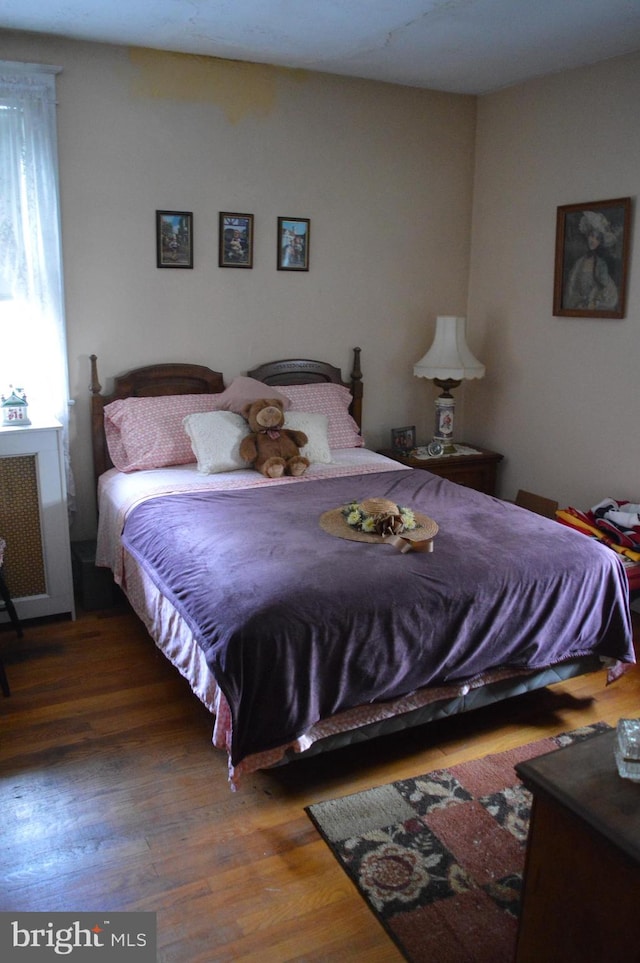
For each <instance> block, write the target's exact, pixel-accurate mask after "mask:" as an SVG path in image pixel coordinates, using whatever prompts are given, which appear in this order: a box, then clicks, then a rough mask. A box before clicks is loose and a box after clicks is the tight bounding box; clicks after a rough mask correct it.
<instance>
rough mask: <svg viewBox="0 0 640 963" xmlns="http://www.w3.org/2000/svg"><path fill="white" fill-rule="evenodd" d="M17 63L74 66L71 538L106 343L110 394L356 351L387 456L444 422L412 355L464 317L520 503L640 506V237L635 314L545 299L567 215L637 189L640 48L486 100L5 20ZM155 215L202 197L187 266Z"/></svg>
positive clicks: (467, 410) (477, 384)
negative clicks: (133, 45)
mask: <svg viewBox="0 0 640 963" xmlns="http://www.w3.org/2000/svg"><path fill="white" fill-rule="evenodd" d="M0 58H2V59H16V60H27V61H34V62H46V63H54V64H58V65H60V66H61V67H62V68H63V71H62V73H61V74H60V76H59V78H58V100H59V114H58V117H59V124H58V127H59V137H60V168H61V194H62V219H63V241H64V258H65V282H66V296H67V323H68V341H69V366H70V377H71V393H72V397H73V398H74V399H75V400H76V405H75V410H74V413H73V418H72V459H73V465H74V469H75V473H76V479H77V488H78V508H79V511H78V518H77V520H76V522H75V523H74V527H73V530H72V537H73V538H82V537H86V536H87V535H88V534H90V533H91V532H92V530H93V526H94V523H95V514H94V511H95V509H94V493H93V481H92V475H91V467H90V449H89V406H88V391H87V385H88V380H89V361H88V358H89V355H90V354H91V353H94V352H95V353H96V354H97V355H98V358H99V366H100V374H101V378H102V381H103V384H104V386H105V387H106V388H109V387H110V379H111V377H112V375H113V374H115V373H118V372H121V371H123V370H126V369H127V368H128V367H132V366H134V365H138V364H144V363H150V362H153V361H171V360H198V361H201V362H203V363H207V364H210V365H211V366H212V367H217V368H219V369H220V370H222V371H223V372H224V374H225V377H226V379H227V381H228V380H230V379H231V378H232V377H233V376H235V375H236V374H238V373H241V372H243V371H246V370H247V368H248V367H251V366H253V365H254V364H258V363H261V362H263V361H267V360H270V359H272V358H275V357H282V356H287V355H289V356H294V355H297V356H309V357H317V358H326V359H328V360H331V361H333V363H335V364H338V365H340V366H341V367H342V369H343V372H344V373H345V375H346V374H347V373H348V370H349V365H350V362H351V348H352V347H353V346H354V345H356V344H358V345H360V346H361V347H362V349H363V356H362V361H363V368H364V373H365V434H366V437H367V441H368V443H369V444H370V446H371V447H377V446H379V445H380V444H386V443H387V441H388V433H389V428H391V427H392V426H398V425H404V424H416V425H417V427H418V433H419V436H420V437H421V438H426V437H427V436H428V435H429V433H430V431H431V428H432V399H433V397H434V395H435V393H436V392H435V389H434V388H433V386H432V385H431V384H430V383H428V382H424V381H422V380H418V379H415V378H414V377H413V376H412V373H411V372H412V365H413V362H414V361H415V360H417V359H418V358H419V357H420V356H421V354H422V353H423V352H424V351H425V350H426V349H427V347H428V345H429V343H430V341H431V335H432V332H433V328H434V322H435V317H436V315H437V314H442V313H447V314H449V313H451V314H463V313H465V311H466V313H467V315H468V338H469V342H470V345H471V348H472V350H473V351H474V353H475V354H476V355H477V356H478V357H479V358H480V359H481V360H482V361H483V362H484V363H485V364H486V366H487V376H486V378H485V379H483V380H482V381H474V382H471V383H470V384H468V385H465V386H463V387H462V388H461V389H460V390H459V392H458V398H459V404H458V415H457V422H458V424H457V427H458V429H459V431H460V433H461V435H462V436H464V437H465V438H466V439H468V440H470V441H472V442H475V443H477V444H485V445H486V446H487V447H491V448H494V449H496V450H499V451H502V452H504V454H505V461H504V464H503V470H502V476H501V478H502V480H501V494H503V495H504V496H505V497H513V495H514V494H515V492H516V490H517V489H518V488H519V487H524V488H530V489H532V490H534V491H538V492H540V493H541V494H546V495H549V496H553V497H556V498H558V499H559V500H560V501H561V502H563V503H571V504H575V505H579V506H583V507H588V506H589V505H590V504H592V503H593V502H594V501H595V500H597V499H599V498H601V497H602V496H604V495H607V494H609V495H612V496H614V497H627V498H632V499H633V500H638V499H639V498H640V487H639V486H640V479H639V474H640V473H639V471H638V467H639V465H638V461H639V459H638V448H639V446H638V442H637V425H638V422H639V420H640V418H639V416H640V401H639V398H640V391H639V390H638V369H639V364H638V363H639V358H640V349H639V345H640V331H639V325H638V314H639V310H638V308H639V304H640V288H639V283H640V282H639V281H638V278H639V277H640V265H639V263H638V261H639V259H640V254H638V251H637V248H636V249H634V248H633V247H632V251H631V262H630V272H629V290H628V311H627V317H626V318H625V319H624V320H622V321H594V320H582V319H567V318H555V317H553V315H552V313H551V312H552V287H553V262H554V244H555V217H556V208H557V206H559V205H562V204H569V203H574V202H575V203H578V202H581V201H586V200H603V199H606V198H611V197H620V196H627V195H630V196H632V197H633V198H635V195H636V193H637V185H638V178H639V175H638V165H637V157H638V156H639V155H640V150H639V149H640V114H639V113H638V109H637V105H638V103H640V57H638V56H631V57H626V58H623V59H620V60H616V61H612V62H608V63H605V64H600V65H596V66H594V67H590V68H586V69H583V70H578V71H572V72H567V73H565V74H560V75H557V76H554V77H551V78H547V79H543V80H539V81H535V82H531V83H528V84H524V85H521V86H519V87H515V88H512V89H510V90H506V91H502V92H500V93H497V94H494V95H490V96H486V97H483V98H480V99H479V100H478V101H476V100H475V98H470V97H460V96H456V95H445V94H440V93H435V92H430V91H419V90H414V89H411V88H404V87H397V86H393V85H388V84H377V83H373V82H369V81H358V80H352V79H342V78H338V77H333V76H329V75H322V74H312V73H304V72H295V71H284V70H278V69H275V68H268V67H259V66H257V65H242V64H236V63H231V62H225V61H216V60H208V59H206V58H194V57H182V56H178V55H172V54H161V53H152V52H150V51H140V50H137V51H136V50H128V49H125V48H119V47H111V46H103V45H93V44H84V43H74V42H66V41H60V40H57V39H54V38H46V37H38V36H29V35H19V34H10V33H2V32H0ZM476 107H477V111H478V113H477V139H476ZM474 149H475V173H474ZM474 176H475V181H474ZM158 208H166V209H174V210H191V211H193V212H194V216H195V217H194V222H195V223H194V234H195V268H194V270H193V271H165V270H158V269H157V268H156V266H155V223H154V216H155V210H156V209H158ZM220 210H227V211H234V210H236V211H240V212H251V213H253V214H254V215H255V229H256V240H255V266H254V268H253V270H251V271H234V270H229V269H220V268H218V267H217V243H218V238H217V224H218V212H219V211H220ZM472 211H473V228H471V224H472V222H471V216H472ZM283 214H284V215H293V216H301V217H310V218H311V270H310V272H309V273H308V274H291V273H287V272H278V271H276V269H275V226H276V218H277V216H278V215H283ZM634 234H635V230H634ZM470 246H471V256H470V250H469V249H470ZM468 284H469V291H467V285H468Z"/></svg>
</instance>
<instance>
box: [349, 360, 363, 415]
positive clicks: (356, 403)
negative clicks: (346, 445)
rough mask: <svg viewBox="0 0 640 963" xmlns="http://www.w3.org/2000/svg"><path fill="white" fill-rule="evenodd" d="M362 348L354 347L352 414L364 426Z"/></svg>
mask: <svg viewBox="0 0 640 963" xmlns="http://www.w3.org/2000/svg"><path fill="white" fill-rule="evenodd" d="M361 350H362V349H361V348H354V349H353V368H352V369H351V394H352V395H353V401H352V402H351V415H352V417H353V419H354V421H355V422H356V424H357V425H358V428H360V429H361V428H362V369H361V368H360V351H361Z"/></svg>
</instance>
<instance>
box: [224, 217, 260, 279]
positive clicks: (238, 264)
mask: <svg viewBox="0 0 640 963" xmlns="http://www.w3.org/2000/svg"><path fill="white" fill-rule="evenodd" d="M218 236H219V242H218V266H219V267H228V268H252V267H253V214H229V213H228V212H227V211H220V225H219V231H218Z"/></svg>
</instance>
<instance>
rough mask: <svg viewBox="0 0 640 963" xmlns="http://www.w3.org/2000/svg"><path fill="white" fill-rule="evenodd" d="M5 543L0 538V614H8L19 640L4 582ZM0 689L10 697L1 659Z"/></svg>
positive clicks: (13, 607) (14, 616)
mask: <svg viewBox="0 0 640 963" xmlns="http://www.w3.org/2000/svg"><path fill="white" fill-rule="evenodd" d="M6 544H7V543H6V542H5V540H4V539H3V538H0V599H1V600H2V601H0V612H2V611H5V610H6V612H7V613H8V615H9V618H10V619H11V624H12V626H13V627H14V629H15V630H16V633H17V636H18V638H19V639H21V638H22V626H21V625H20V619H19V618H18V613H17V612H16V608H15V605H14V604H13V602H12V601H11V595H10V593H9V589H8V588H7V583H6V582H5V580H4V550H5V548H6ZM0 689H2V694H3V695H4V696H5V697H6V696H9V695H11V689H10V688H9V680H8V679H7V673H6V671H5V668H4V665H3V663H2V659H0Z"/></svg>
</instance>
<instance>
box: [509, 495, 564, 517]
mask: <svg viewBox="0 0 640 963" xmlns="http://www.w3.org/2000/svg"><path fill="white" fill-rule="evenodd" d="M515 503H516V505H519V506H520V508H527V509H528V510H529V511H530V512H535V514H536V515H544V517H545V518H555V517H556V509H557V507H558V502H554V501H553V499H552V498H545V497H544V496H543V495H534V493H533V492H527V491H524V489H522V488H521V489H520V490H519V491H518V494H517V495H516V500H515Z"/></svg>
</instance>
